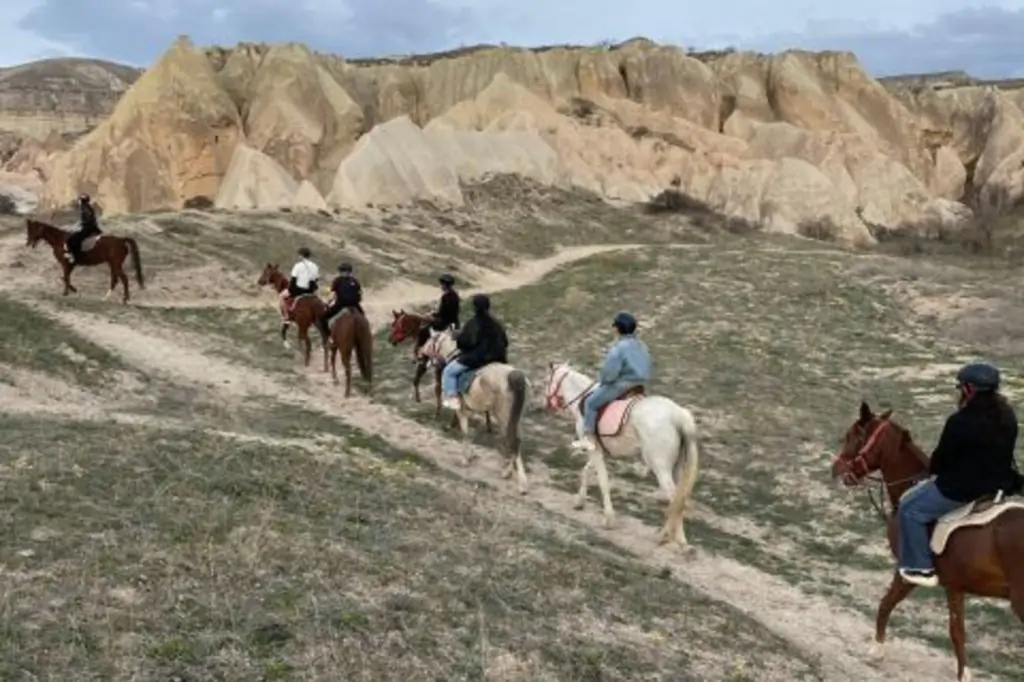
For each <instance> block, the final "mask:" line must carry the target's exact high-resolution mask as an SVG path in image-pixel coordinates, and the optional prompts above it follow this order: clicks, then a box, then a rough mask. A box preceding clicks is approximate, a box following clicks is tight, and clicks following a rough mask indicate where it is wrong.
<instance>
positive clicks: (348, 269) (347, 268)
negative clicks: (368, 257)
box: [338, 263, 352, 274]
mask: <svg viewBox="0 0 1024 682" xmlns="http://www.w3.org/2000/svg"><path fill="white" fill-rule="evenodd" d="M338 272H342V273H345V274H351V273H352V264H351V263H342V264H341V265H339V266H338Z"/></svg>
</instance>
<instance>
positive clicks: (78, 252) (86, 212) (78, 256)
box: [67, 194, 103, 265]
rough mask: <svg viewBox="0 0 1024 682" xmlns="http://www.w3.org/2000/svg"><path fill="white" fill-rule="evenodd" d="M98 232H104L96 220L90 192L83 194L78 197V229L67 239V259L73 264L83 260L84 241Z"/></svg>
mask: <svg viewBox="0 0 1024 682" xmlns="http://www.w3.org/2000/svg"><path fill="white" fill-rule="evenodd" d="M98 234H103V232H102V231H101V230H100V226H99V222H98V221H97V220H96V211H95V209H94V208H93V206H92V200H91V199H90V198H89V195H88V194H82V195H81V196H79V197H78V229H77V230H75V231H74V232H72V233H71V234H70V235H69V236H68V240H67V259H68V261H69V262H71V264H72V265H74V264H75V263H77V262H78V261H80V260H82V242H84V241H85V240H86V239H88V238H89V237H94V236H96V235H98Z"/></svg>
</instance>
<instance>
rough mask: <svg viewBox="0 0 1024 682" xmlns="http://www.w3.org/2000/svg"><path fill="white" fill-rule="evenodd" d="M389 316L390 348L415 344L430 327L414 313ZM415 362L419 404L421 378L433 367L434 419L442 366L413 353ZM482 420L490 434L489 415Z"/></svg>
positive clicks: (454, 420)
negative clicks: (404, 344)
mask: <svg viewBox="0 0 1024 682" xmlns="http://www.w3.org/2000/svg"><path fill="white" fill-rule="evenodd" d="M391 315H392V317H393V318H394V319H393V320H392V321H391V331H390V332H388V341H389V342H390V343H391V345H392V346H397V345H398V344H400V343H402V342H403V341H405V340H406V339H413V343H415V342H416V340H417V337H418V336H419V334H420V331H421V330H423V329H424V328H426V327H427V326H428V325H430V317H429V316H427V315H417V314H415V313H407V312H405V311H404V310H392V311H391ZM414 356H415V361H416V372H415V373H414V374H413V377H412V389H413V394H414V395H415V396H416V402H420V381H421V380H422V379H423V376H424V375H425V374H426V373H427V367H429V366H430V365H431V364H433V366H434V405H435V408H434V418H435V419H436V418H437V417H439V416H441V371H442V370H444V365H443V364H442V363H440V362H433V363H432V362H431V361H430V358H428V357H426V356H423V355H420V354H419V353H418V352H415V353H414ZM484 419H485V421H486V424H487V433H491V431H492V427H491V413H490V412H485V413H484ZM458 423H459V418H458V416H457V415H456V414H455V413H452V423H451V426H452V427H453V428H454V427H455V426H458Z"/></svg>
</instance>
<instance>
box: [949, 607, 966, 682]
mask: <svg viewBox="0 0 1024 682" xmlns="http://www.w3.org/2000/svg"><path fill="white" fill-rule="evenodd" d="M946 604H947V606H949V639H950V641H951V642H952V643H953V653H954V654H956V679H957V682H966V681H967V680H970V679H971V673H970V671H969V670H967V655H966V653H965V652H964V649H965V644H966V642H967V635H966V633H965V628H964V593H963V592H961V591H959V590H954V589H952V588H948V587H947V588H946Z"/></svg>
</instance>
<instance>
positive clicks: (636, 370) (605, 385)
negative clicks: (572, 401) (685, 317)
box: [572, 313, 651, 451]
mask: <svg viewBox="0 0 1024 682" xmlns="http://www.w3.org/2000/svg"><path fill="white" fill-rule="evenodd" d="M612 327H613V328H614V329H615V332H616V336H617V339H616V341H615V343H614V344H612V347H611V348H610V349H608V354H607V355H606V356H605V359H604V366H602V367H601V372H600V374H598V377H597V387H596V388H594V390H593V392H592V393H591V394H590V395H588V396H587V398H586V402H585V403H584V405H583V438H582V439H580V440H577V441H573V443H572V447H573V448H575V449H577V450H586V451H591V450H594V449H595V448H596V447H597V444H596V443H595V440H596V437H597V414H598V412H599V411H600V410H601V408H602V407H604V406H605V405H607V404H609V403H611V402H612V401H613V400H616V399H617V398H619V397H621V396H622V395H624V394H625V393H626V392H627V391H629V390H631V389H634V388H636V387H638V386H644V385H645V384H646V383H647V382H648V381H650V380H651V354H650V352H649V351H648V350H647V346H646V345H645V344H644V342H643V341H640V340H639V339H637V338H636V336H634V335H635V334H636V318H635V317H633V316H632V315H630V314H629V313H619V314H617V315H616V316H615V319H613V320H612Z"/></svg>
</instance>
